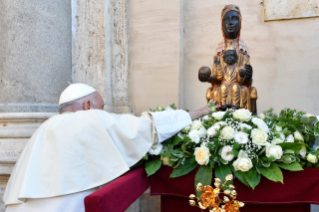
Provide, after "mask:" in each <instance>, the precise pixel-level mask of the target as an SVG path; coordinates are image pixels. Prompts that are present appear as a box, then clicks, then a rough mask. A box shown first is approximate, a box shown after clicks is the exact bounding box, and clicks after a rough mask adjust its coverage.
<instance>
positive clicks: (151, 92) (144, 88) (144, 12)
mask: <svg viewBox="0 0 319 212" xmlns="http://www.w3.org/2000/svg"><path fill="white" fill-rule="evenodd" d="M179 2H180V1H179V0H146V1H142V0H138V1H128V4H129V7H128V10H129V99H130V107H131V109H132V111H133V112H134V113H135V114H140V113H141V112H142V111H145V110H148V109H149V108H154V107H156V106H158V105H162V106H167V105H169V104H171V103H178V98H179V64H180V63H179V34H180V33H179V23H180V5H179Z"/></svg>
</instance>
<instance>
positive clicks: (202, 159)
mask: <svg viewBox="0 0 319 212" xmlns="http://www.w3.org/2000/svg"><path fill="white" fill-rule="evenodd" d="M194 155H195V160H196V161H197V163H198V164H199V165H207V164H208V163H209V157H210V153H209V149H208V148H207V147H206V145H205V144H204V143H202V145H201V146H200V147H196V148H195V152H194Z"/></svg>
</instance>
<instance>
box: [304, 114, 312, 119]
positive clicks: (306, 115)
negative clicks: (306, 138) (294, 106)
mask: <svg viewBox="0 0 319 212" xmlns="http://www.w3.org/2000/svg"><path fill="white" fill-rule="evenodd" d="M303 116H305V117H307V118H309V117H311V116H314V115H312V114H311V113H306V114H305V115H303Z"/></svg>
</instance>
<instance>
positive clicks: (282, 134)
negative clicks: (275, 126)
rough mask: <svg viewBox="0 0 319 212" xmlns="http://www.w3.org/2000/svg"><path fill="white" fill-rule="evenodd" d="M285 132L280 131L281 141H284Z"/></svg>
mask: <svg viewBox="0 0 319 212" xmlns="http://www.w3.org/2000/svg"><path fill="white" fill-rule="evenodd" d="M285 138H286V137H285V134H284V133H280V139H281V140H282V142H284V141H285Z"/></svg>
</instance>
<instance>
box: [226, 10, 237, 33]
mask: <svg viewBox="0 0 319 212" xmlns="http://www.w3.org/2000/svg"><path fill="white" fill-rule="evenodd" d="M223 31H224V33H225V35H226V38H228V39H235V38H237V35H238V31H239V17H238V14H237V13H236V12H235V11H228V12H227V13H226V14H225V15H224V17H223Z"/></svg>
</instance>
